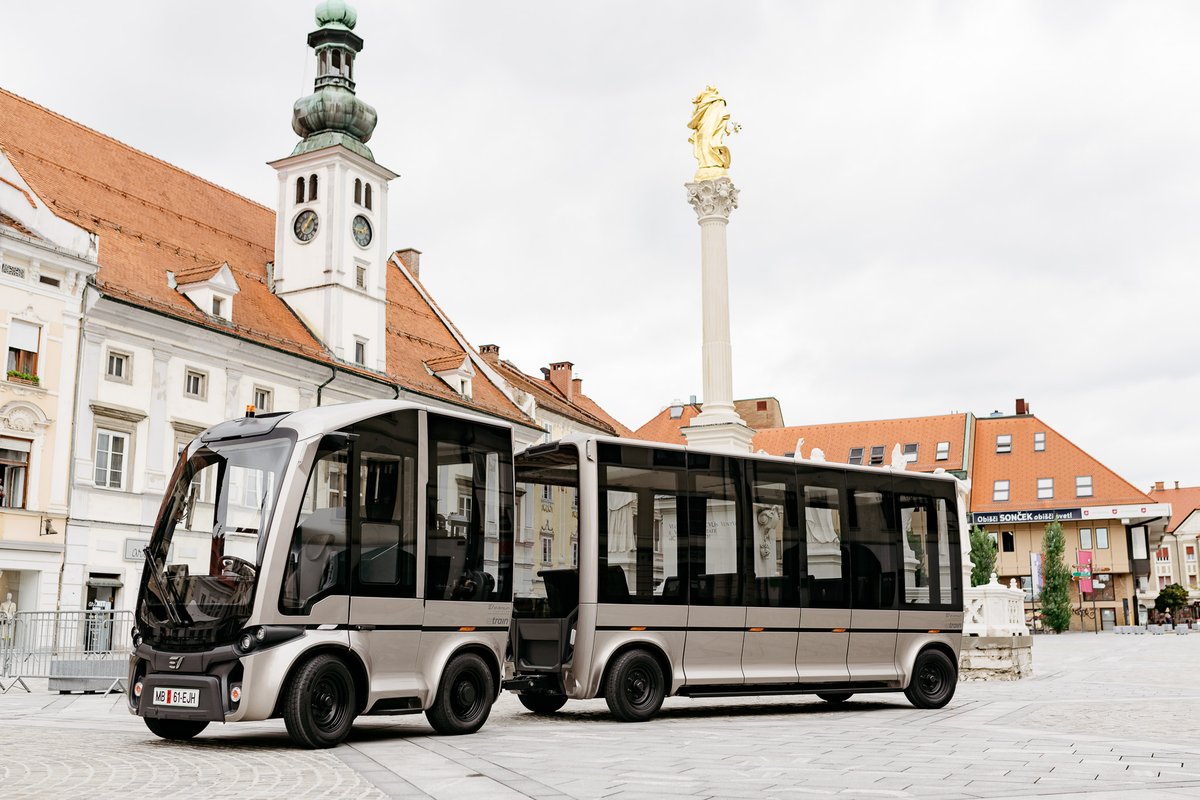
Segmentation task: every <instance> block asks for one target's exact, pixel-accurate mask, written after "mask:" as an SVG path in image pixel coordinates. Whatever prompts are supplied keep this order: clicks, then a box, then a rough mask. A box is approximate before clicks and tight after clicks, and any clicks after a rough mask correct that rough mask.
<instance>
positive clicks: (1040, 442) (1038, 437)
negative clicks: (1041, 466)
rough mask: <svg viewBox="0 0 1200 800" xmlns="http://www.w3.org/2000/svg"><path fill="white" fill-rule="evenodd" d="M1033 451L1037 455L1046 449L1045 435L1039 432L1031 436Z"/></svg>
mask: <svg viewBox="0 0 1200 800" xmlns="http://www.w3.org/2000/svg"><path fill="white" fill-rule="evenodd" d="M1033 449H1034V452H1037V453H1040V452H1042V451H1043V450H1045V449H1046V434H1044V433H1042V432H1041V431H1039V432H1037V433H1035V434H1034V435H1033Z"/></svg>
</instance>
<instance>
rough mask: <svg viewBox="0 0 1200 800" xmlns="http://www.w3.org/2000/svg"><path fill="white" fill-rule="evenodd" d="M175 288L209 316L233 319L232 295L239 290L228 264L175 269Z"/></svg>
mask: <svg viewBox="0 0 1200 800" xmlns="http://www.w3.org/2000/svg"><path fill="white" fill-rule="evenodd" d="M174 277H175V290H176V291H177V292H179V293H180V294H182V295H183V296H184V297H186V298H187V299H188V300H191V301H192V302H193V303H195V305H196V308H198V309H199V310H200V311H202V312H204V313H205V314H208V315H210V316H213V317H219V318H220V319H224V320H229V321H232V320H233V298H234V296H235V295H237V293H238V292H239V291H240V289H239V288H238V285H237V281H236V280H234V278H233V271H232V270H230V269H229V265H228V264H209V265H208V266H205V267H196V268H193V269H188V270H184V271H181V272H177V273H175V276H174Z"/></svg>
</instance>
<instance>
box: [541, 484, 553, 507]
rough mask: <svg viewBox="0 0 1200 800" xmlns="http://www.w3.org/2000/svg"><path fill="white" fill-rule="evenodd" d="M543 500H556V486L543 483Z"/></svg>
mask: <svg viewBox="0 0 1200 800" xmlns="http://www.w3.org/2000/svg"><path fill="white" fill-rule="evenodd" d="M542 502H544V503H553V502H554V487H553V486H551V485H550V484H548V483H543V484H542Z"/></svg>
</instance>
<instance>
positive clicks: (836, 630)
mask: <svg viewBox="0 0 1200 800" xmlns="http://www.w3.org/2000/svg"><path fill="white" fill-rule="evenodd" d="M833 632H834V633H845V632H846V629H845V628H834V629H833Z"/></svg>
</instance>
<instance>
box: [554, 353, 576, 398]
mask: <svg viewBox="0 0 1200 800" xmlns="http://www.w3.org/2000/svg"><path fill="white" fill-rule="evenodd" d="M574 367H575V365H574V364H572V363H571V362H570V361H555V362H553V363H551V364H550V383H552V384H554V388H555V389H558V390H559V391H560V392H562V395H563V397H565V398H567V401H568V402H569V401H570V400H571V378H572V375H573V370H574Z"/></svg>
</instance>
